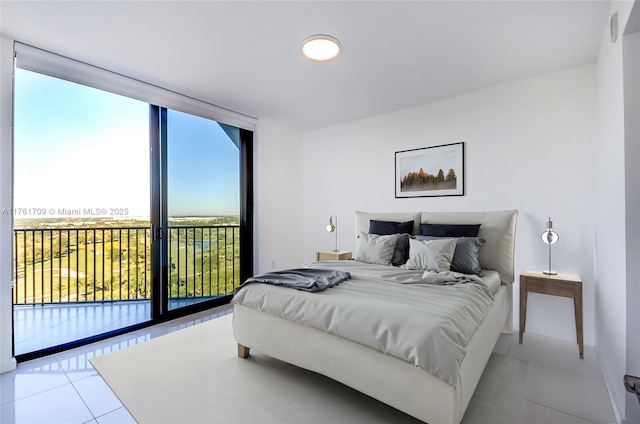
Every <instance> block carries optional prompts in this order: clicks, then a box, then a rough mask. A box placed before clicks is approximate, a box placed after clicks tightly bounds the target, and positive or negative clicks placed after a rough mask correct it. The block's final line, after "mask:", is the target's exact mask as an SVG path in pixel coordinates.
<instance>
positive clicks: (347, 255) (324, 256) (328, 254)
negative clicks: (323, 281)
mask: <svg viewBox="0 0 640 424" xmlns="http://www.w3.org/2000/svg"><path fill="white" fill-rule="evenodd" d="M349 259H351V252H349V251H344V250H340V251H338V252H336V251H333V250H326V251H322V252H316V261H346V260H349Z"/></svg>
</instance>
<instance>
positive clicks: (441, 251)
mask: <svg viewBox="0 0 640 424" xmlns="http://www.w3.org/2000/svg"><path fill="white" fill-rule="evenodd" d="M455 250H456V241H455V239H450V238H442V237H440V238H439V239H437V240H416V239H412V238H411V239H409V259H408V260H407V263H406V264H404V265H403V268H406V269H426V270H429V271H449V269H450V267H451V259H452V258H453V252H454V251H455Z"/></svg>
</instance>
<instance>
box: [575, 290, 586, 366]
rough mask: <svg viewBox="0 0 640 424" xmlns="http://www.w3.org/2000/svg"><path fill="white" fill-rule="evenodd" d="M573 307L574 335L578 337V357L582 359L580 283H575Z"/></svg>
mask: <svg viewBox="0 0 640 424" xmlns="http://www.w3.org/2000/svg"><path fill="white" fill-rule="evenodd" d="M573 309H574V311H575V314H576V336H577V338H578V351H579V352H580V359H584V341H583V331H582V284H576V285H575V294H574V297H573Z"/></svg>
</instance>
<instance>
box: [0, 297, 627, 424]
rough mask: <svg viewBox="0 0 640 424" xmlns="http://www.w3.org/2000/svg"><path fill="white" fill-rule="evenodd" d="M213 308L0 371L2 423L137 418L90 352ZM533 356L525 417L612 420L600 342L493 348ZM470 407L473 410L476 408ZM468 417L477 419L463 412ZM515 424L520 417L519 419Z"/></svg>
mask: <svg viewBox="0 0 640 424" xmlns="http://www.w3.org/2000/svg"><path fill="white" fill-rule="evenodd" d="M230 312H231V310H230V309H229V308H228V307H222V308H217V309H212V310H210V311H205V312H201V313H198V314H195V315H192V316H189V317H184V318H180V319H178V320H175V321H171V322H167V323H163V324H159V325H157V326H153V327H149V328H146V329H143V330H140V331H137V332H134V333H130V334H127V335H122V336H118V337H114V338H112V339H109V340H105V341H102V342H97V343H95V344H92V345H88V346H83V347H80V348H77V349H73V350H70V351H66V352H62V353H59V354H56V355H51V356H49V357H45V358H41V359H36V360H33V361H28V362H24V363H21V364H19V365H18V368H17V369H16V370H15V371H12V372H9V373H5V374H2V375H0V422H1V423H3V424H5V423H7V424H8V423H40V424H48V423H94V424H95V423H100V424H106V423H135V421H134V419H133V418H132V417H131V416H130V415H129V413H128V412H127V411H126V409H125V408H124V407H123V406H122V404H121V403H120V401H119V400H118V399H117V398H116V397H115V395H114V394H113V393H112V392H111V390H110V389H109V387H108V386H107V385H106V383H105V382H104V381H103V380H102V378H101V377H100V376H99V375H98V374H97V373H96V371H95V370H94V369H93V367H92V366H91V364H90V363H89V359H91V358H93V357H96V356H99V355H102V354H105V353H109V352H113V351H115V350H119V349H124V348H126V347H128V346H132V345H135V344H137V343H142V342H144V341H146V340H150V339H152V338H155V337H158V336H161V335H164V334H167V333H171V332H174V331H178V330H180V329H183V328H186V327H189V326H192V325H196V324H199V323H201V322H204V321H208V320H211V319H215V318H217V317H219V316H222V315H226V314H228V313H230ZM494 351H495V352H496V353H500V354H503V355H508V356H511V357H513V358H517V359H521V360H524V361H527V362H528V363H529V367H528V378H527V385H526V392H525V393H524V402H525V405H524V414H523V420H522V423H523V424H533V423H536V424H544V423H547V424H564V423H567V424H569V423H614V422H615V417H614V413H613V409H612V406H611V402H610V398H609V394H608V392H607V388H606V385H605V382H604V379H603V377H602V373H601V371H600V365H599V362H598V358H597V355H596V352H595V349H594V348H593V347H590V346H585V352H584V356H585V358H584V360H580V358H579V357H578V348H577V345H575V344H574V343H570V342H566V341H562V340H556V339H552V338H548V337H544V336H539V335H535V334H531V333H528V334H525V339H524V344H522V345H519V344H518V342H517V335H516V334H512V335H502V336H501V337H500V339H499V341H498V343H497V344H496V347H495V349H494ZM470 412H472V411H470ZM465 422H478V423H479V424H484V423H480V421H477V420H475V421H474V419H473V418H472V417H470V416H465ZM514 424H515V423H514Z"/></svg>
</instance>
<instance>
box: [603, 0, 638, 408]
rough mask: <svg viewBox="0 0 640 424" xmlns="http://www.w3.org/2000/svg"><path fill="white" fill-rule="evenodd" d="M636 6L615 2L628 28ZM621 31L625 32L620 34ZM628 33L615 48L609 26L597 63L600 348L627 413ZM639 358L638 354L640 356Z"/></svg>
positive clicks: (619, 402)
mask: <svg viewBox="0 0 640 424" xmlns="http://www.w3.org/2000/svg"><path fill="white" fill-rule="evenodd" d="M632 5H633V3H631V2H613V4H612V8H611V14H610V15H612V14H613V13H614V12H617V13H618V21H619V28H620V30H622V29H624V27H625V25H626V22H627V19H628V17H629V14H630V10H631V7H632ZM620 32H621V31H620ZM622 55H623V52H622V34H620V36H619V37H618V41H617V42H616V43H615V44H614V43H612V42H611V38H610V30H609V26H608V25H607V28H606V29H605V31H604V34H603V37H602V42H601V45H600V50H599V53H598V63H597V93H598V94H597V95H598V136H597V140H596V150H595V152H596V158H597V159H596V166H595V168H594V170H595V172H596V174H597V175H598V179H597V181H596V189H595V193H594V195H595V198H596V199H597V203H596V220H595V223H596V235H597V237H596V245H595V249H596V255H595V281H596V287H595V313H596V316H597V318H598V319H597V321H596V323H595V338H596V349H597V350H598V356H599V358H600V364H601V366H602V370H603V372H604V376H605V379H606V380H607V384H608V386H609V391H610V393H611V396H612V399H613V404H614V408H615V409H616V414H617V415H618V416H619V418H623V416H624V411H625V397H626V394H625V389H624V387H623V385H622V383H621V381H622V376H623V375H624V374H625V370H626V354H627V353H626V352H627V350H626V349H627V345H626V336H627V317H626V306H627V305H626V296H627V293H626V286H627V272H626V253H627V252H626V247H627V246H626V242H627V231H626V226H625V222H626V216H625V214H626V211H625V204H626V200H625V195H626V193H625V138H624V87H623V61H622ZM636 354H637V352H636Z"/></svg>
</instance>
